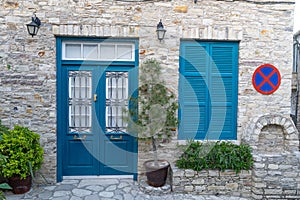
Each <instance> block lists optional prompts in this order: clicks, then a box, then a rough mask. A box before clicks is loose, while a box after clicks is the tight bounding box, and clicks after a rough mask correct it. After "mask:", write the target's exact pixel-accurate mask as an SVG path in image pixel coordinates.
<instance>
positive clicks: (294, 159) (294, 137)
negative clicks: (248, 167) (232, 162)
mask: <svg viewBox="0 0 300 200" xmlns="http://www.w3.org/2000/svg"><path fill="white" fill-rule="evenodd" d="M244 135H245V138H244V139H243V140H244V142H246V143H248V144H249V145H250V146H251V147H252V149H253V152H252V153H253V155H254V156H253V157H254V167H253V170H252V186H253V187H252V197H253V198H254V199H265V198H267V199H279V198H281V199H288V198H294V199H299V198H300V179H299V175H300V168H299V162H300V154H299V153H300V152H299V133H298V131H297V129H296V127H295V125H294V123H293V122H292V120H291V118H286V117H283V116H281V115H271V114H267V115H263V116H261V117H259V118H256V119H254V120H253V121H251V122H250V123H249V126H248V128H247V129H246V133H245V134H244Z"/></svg>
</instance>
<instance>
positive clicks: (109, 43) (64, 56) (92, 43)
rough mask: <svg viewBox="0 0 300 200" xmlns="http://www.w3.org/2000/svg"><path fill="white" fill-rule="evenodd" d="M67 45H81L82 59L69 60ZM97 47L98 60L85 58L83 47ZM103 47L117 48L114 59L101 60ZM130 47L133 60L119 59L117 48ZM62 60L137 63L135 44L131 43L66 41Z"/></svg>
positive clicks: (63, 44) (63, 46)
mask: <svg viewBox="0 0 300 200" xmlns="http://www.w3.org/2000/svg"><path fill="white" fill-rule="evenodd" d="M67 44H75V45H78V44H80V57H79V58H67V57H66V53H67V52H66V45H67ZM85 44H86V45H97V48H98V58H97V59H91V58H83V45H85ZM101 45H113V46H115V54H114V55H115V56H114V58H113V59H101V58H100V53H101V51H100V46H101ZM123 45H128V46H131V59H121V58H117V47H118V46H123ZM62 60H90V61H135V44H134V43H129V42H99V43H95V42H78V41H66V42H63V43H62Z"/></svg>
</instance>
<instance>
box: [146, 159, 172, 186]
mask: <svg viewBox="0 0 300 200" xmlns="http://www.w3.org/2000/svg"><path fill="white" fill-rule="evenodd" d="M144 166H145V168H146V176H147V182H148V184H149V185H151V186H153V187H161V186H163V185H164V184H165V183H166V180H167V176H168V169H169V166H170V164H169V162H168V161H165V160H158V166H156V165H155V164H154V161H153V160H149V161H146V162H144Z"/></svg>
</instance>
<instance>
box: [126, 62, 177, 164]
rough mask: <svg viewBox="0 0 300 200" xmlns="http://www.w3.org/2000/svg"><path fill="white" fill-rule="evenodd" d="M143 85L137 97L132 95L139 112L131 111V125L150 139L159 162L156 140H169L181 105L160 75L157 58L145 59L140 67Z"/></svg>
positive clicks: (143, 137)
mask: <svg viewBox="0 0 300 200" xmlns="http://www.w3.org/2000/svg"><path fill="white" fill-rule="evenodd" d="M139 80H140V83H141V86H140V87H139V88H138V93H139V96H138V98H131V101H130V102H131V104H132V105H133V106H134V107H136V108H137V107H138V112H137V113H136V111H134V109H133V111H131V113H130V115H131V116H132V117H133V118H134V119H133V120H132V121H130V122H131V123H129V126H128V127H129V129H131V130H132V131H133V132H137V133H138V138H139V139H146V140H147V139H150V140H151V143H152V148H153V154H154V161H155V165H156V166H157V165H158V162H157V161H158V158H157V142H158V140H160V139H164V140H167V139H169V138H170V137H171V135H172V131H173V129H174V128H176V126H177V125H178V120H177V116H176V111H177V108H178V105H177V101H176V98H175V95H174V93H173V92H172V91H171V90H169V89H168V88H167V87H166V86H165V82H164V81H163V80H162V79H161V66H160V63H159V62H158V61H156V60H154V59H150V60H147V61H145V62H144V63H143V64H142V66H141V68H140V77H139Z"/></svg>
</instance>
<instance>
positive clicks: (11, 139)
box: [0, 126, 44, 179]
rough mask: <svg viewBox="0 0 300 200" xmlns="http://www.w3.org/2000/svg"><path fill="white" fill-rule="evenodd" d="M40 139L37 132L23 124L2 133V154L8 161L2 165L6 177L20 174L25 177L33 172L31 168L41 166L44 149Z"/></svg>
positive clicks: (0, 142)
mask: <svg viewBox="0 0 300 200" xmlns="http://www.w3.org/2000/svg"><path fill="white" fill-rule="evenodd" d="M39 139H40V136H39V135H38V134H37V133H34V132H32V131H30V130H29V129H28V128H25V127H21V126H15V127H14V129H13V130H9V132H8V133H5V134H2V140H1V141H0V154H2V155H3V156H6V158H7V162H5V163H4V164H3V166H1V173H2V174H3V176H4V177H7V178H10V177H13V176H20V177H21V178H23V179H25V178H26V177H27V176H28V175H30V174H31V168H32V171H36V170H38V169H39V168H40V167H41V164H42V161H43V152H44V151H43V148H42V147H41V146H40V143H39Z"/></svg>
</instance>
